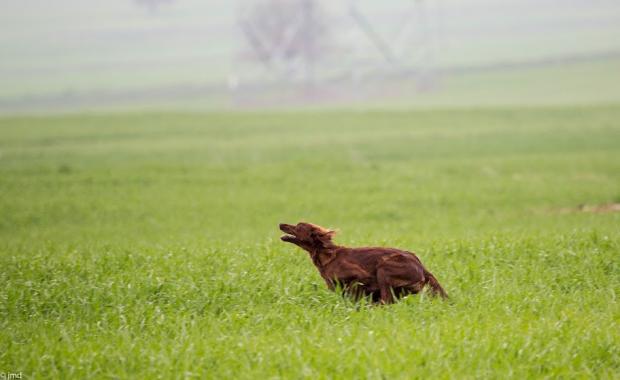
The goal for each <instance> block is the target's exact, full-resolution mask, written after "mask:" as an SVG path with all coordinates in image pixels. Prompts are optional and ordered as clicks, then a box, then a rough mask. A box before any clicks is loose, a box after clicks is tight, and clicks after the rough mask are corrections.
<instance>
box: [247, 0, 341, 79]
mask: <svg viewBox="0 0 620 380" xmlns="http://www.w3.org/2000/svg"><path fill="white" fill-rule="evenodd" d="M239 22H240V26H241V28H242V30H243V33H244V35H245V38H246V41H247V43H248V46H249V47H250V49H251V51H252V52H253V54H254V56H255V58H257V59H259V60H260V61H261V62H262V63H263V64H264V65H265V66H267V67H269V68H274V69H280V68H281V66H284V67H285V69H286V70H291V69H292V70H295V68H302V69H301V71H303V72H304V73H305V76H306V79H307V80H312V78H313V76H314V64H315V63H316V62H317V61H318V60H320V59H321V57H322V56H323V55H324V54H325V52H326V48H327V45H328V42H329V29H328V26H327V20H326V15H325V13H324V12H323V10H322V9H321V8H320V6H319V3H318V1H316V0H261V1H259V2H256V3H255V4H254V5H253V6H252V7H250V8H249V9H248V10H247V11H246V12H245V14H244V15H243V16H242V17H241V19H240V20H239ZM278 66H280V67H278Z"/></svg>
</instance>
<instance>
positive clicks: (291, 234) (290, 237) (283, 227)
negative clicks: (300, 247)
mask: <svg viewBox="0 0 620 380" xmlns="http://www.w3.org/2000/svg"><path fill="white" fill-rule="evenodd" d="M294 230H295V227H293V226H291V225H290V224H285V223H282V224H280V231H282V232H284V233H285V234H286V235H282V236H281V237H280V239H281V240H282V241H286V242H289V243H291V242H294V241H296V240H297V237H296V236H295V231H294Z"/></svg>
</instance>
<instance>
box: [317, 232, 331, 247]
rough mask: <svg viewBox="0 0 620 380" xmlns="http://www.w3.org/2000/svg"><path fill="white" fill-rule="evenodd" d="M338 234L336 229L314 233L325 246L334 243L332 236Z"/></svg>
mask: <svg viewBox="0 0 620 380" xmlns="http://www.w3.org/2000/svg"><path fill="white" fill-rule="evenodd" d="M335 235H336V231H334V230H327V231H321V232H317V233H315V234H314V236H315V238H316V240H318V241H319V242H320V243H321V244H322V245H323V246H324V247H326V246H328V245H331V244H332V238H333V237H334V236H335Z"/></svg>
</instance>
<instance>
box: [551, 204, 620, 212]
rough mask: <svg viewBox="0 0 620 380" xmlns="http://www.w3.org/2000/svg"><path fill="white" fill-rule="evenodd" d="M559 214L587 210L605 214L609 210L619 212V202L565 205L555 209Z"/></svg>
mask: <svg viewBox="0 0 620 380" xmlns="http://www.w3.org/2000/svg"><path fill="white" fill-rule="evenodd" d="M557 211H558V212H559V213H560V214H571V213H575V212H589V213H594V214H605V213H610V212H620V203H604V204H600V205H589V204H581V205H579V206H577V207H566V208H561V209H559V210H557Z"/></svg>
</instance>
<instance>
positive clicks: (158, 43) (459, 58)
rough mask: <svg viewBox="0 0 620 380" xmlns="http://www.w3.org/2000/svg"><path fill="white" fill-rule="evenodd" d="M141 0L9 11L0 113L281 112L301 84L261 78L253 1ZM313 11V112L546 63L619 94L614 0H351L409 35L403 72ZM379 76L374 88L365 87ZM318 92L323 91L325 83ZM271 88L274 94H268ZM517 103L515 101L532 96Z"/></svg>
mask: <svg viewBox="0 0 620 380" xmlns="http://www.w3.org/2000/svg"><path fill="white" fill-rule="evenodd" d="M145 3H148V1H147V2H140V1H109V2H84V1H76V0H58V1H54V2H47V1H34V0H32V1H18V0H5V1H3V3H2V5H0V10H1V12H0V22H1V24H2V33H1V34H0V57H1V60H0V83H1V84H2V85H1V86H0V111H1V110H5V111H6V110H11V109H26V110H28V109H31V108H33V109H37V108H42V107H43V108H45V107H47V108H50V107H56V106H63V107H69V108H76V107H77V108H80V107H88V106H92V105H97V104H111V105H120V106H127V105H132V104H133V105H157V104H160V105H174V104H179V103H182V104H183V105H184V106H187V105H188V104H192V105H194V106H197V107H207V108H213V107H229V106H231V105H232V106H234V105H236V104H237V105H239V104H240V105H244V104H253V101H252V99H253V96H252V91H259V92H260V93H263V94H264V92H265V91H267V92H268V93H270V94H273V100H274V101H275V102H277V101H278V99H280V98H281V93H282V92H286V91H289V90H290V89H288V88H284V89H283V88H282V86H283V85H284V86H285V87H286V86H288V85H289V84H291V83H294V82H295V80H296V79H299V75H298V74H295V70H294V69H291V70H288V68H287V70H288V71H286V72H285V74H283V70H280V71H274V70H268V69H265V67H263V66H262V65H261V64H260V62H258V60H257V59H256V57H255V56H253V52H252V49H251V48H250V47H249V44H248V43H247V39H246V37H245V36H244V33H243V31H242V30H241V28H240V22H239V20H240V19H241V18H242V16H243V15H244V14H247V12H248V9H251V8H252V6H255V5H256V4H257V3H259V4H260V1H237V2H233V1H223V0H209V1H198V0H176V1H174V0H173V1H162V2H160V3H158V4H157V5H156V6H147V4H145ZM263 3H264V2H263ZM317 4H318V5H319V6H320V7H321V12H322V13H321V15H322V17H323V19H324V23H325V25H326V28H327V30H328V31H329V32H330V33H329V38H328V39H326V45H327V47H326V48H325V49H323V50H321V51H320V52H319V53H317V55H318V58H317V62H316V68H315V74H314V75H315V80H316V82H317V86H318V88H319V91H318V95H316V96H315V97H314V98H313V102H314V101H317V102H318V103H319V104H321V101H324V102H323V103H328V104H329V103H333V102H335V103H338V104H349V103H351V102H360V101H361V102H362V103H364V102H366V101H376V98H380V97H377V96H376V94H382V95H384V94H385V93H390V92H396V94H397V95H398V96H397V97H398V98H399V99H400V101H401V102H403V99H405V101H404V102H403V103H404V104H424V103H425V102H426V103H431V104H432V103H437V104H459V103H460V102H462V101H465V100H467V98H468V97H469V94H467V93H461V92H462V91H461V92H459V90H458V87H459V83H461V82H462V81H466V82H467V81H468V80H471V81H474V82H476V83H477V85H478V87H481V88H484V87H485V86H487V85H489V86H491V87H494V86H495V84H494V83H497V81H496V80H495V79H494V78H487V77H486V76H485V75H482V76H480V73H483V74H486V73H489V72H493V73H496V72H497V71H498V70H499V71H501V72H503V73H504V74H506V75H507V77H506V81H507V82H511V81H513V79H512V78H513V74H515V73H516V74H518V75H523V74H522V73H523V72H524V70H532V68H535V69H539V68H541V67H543V68H549V67H551V69H552V70H554V71H555V69H556V68H558V66H560V71H561V70H562V69H565V68H566V66H570V67H572V69H571V68H570V67H569V72H568V73H567V74H566V75H564V74H561V75H559V76H558V75H556V77H557V78H556V80H548V81H547V82H546V87H550V88H551V89H553V88H554V87H555V85H556V84H560V83H566V81H573V80H575V76H574V75H573V73H572V72H570V70H577V71H580V72H582V73H581V74H579V75H583V76H588V77H589V76H592V77H596V78H595V79H594V80H595V81H598V82H596V84H595V85H593V86H591V87H594V88H600V85H599V84H605V83H609V87H610V88H611V87H614V88H617V87H620V86H612V84H613V83H617V82H618V81H620V79H618V78H617V77H618V76H619V74H618V72H620V70H619V69H620V59H619V58H618V57H620V3H618V2H617V1H611V0H599V1H576V0H569V1H559V0H546V1H533V0H525V1H523V0H521V1H517V0H502V1H491V0H475V1H468V2H462V1H456V0H441V1H434V2H430V1H429V2H418V3H413V4H414V6H412V2H410V1H404V0H394V1H390V2H389V3H383V2H382V3H379V2H374V1H370V0H364V1H359V2H357V8H358V10H359V12H360V14H362V15H363V17H364V19H365V20H367V21H368V22H369V23H370V24H371V25H372V28H373V31H374V32H375V33H376V34H377V35H378V36H379V38H380V39H382V40H384V41H386V42H387V43H388V44H390V43H394V46H396V45H397V42H398V41H396V39H397V38H396V37H398V36H399V31H402V30H403V29H404V28H410V29H411V31H410V33H409V36H410V38H409V39H406V40H404V41H401V42H402V43H401V44H400V45H399V49H400V50H401V51H400V53H402V54H401V55H402V56H401V57H400V59H399V61H398V63H397V64H393V63H387V62H386V61H385V59H384V57H382V56H381V51H380V50H379V49H377V47H376V46H375V44H373V41H372V39H370V38H368V35H366V34H365V33H364V31H363V30H362V29H361V28H360V27H359V25H357V24H355V22H354V21H353V20H352V18H351V15H350V14H349V13H348V11H347V9H348V8H347V6H348V4H349V3H348V2H344V1H342V2H333V1H332V2H328V1H323V2H318V3H317ZM415 4H417V5H415ZM416 7H417V8H416ZM395 49H396V48H395ZM601 62H603V63H604V64H603V66H604V67H605V68H604V69H603V70H602V69H601V66H600V64H601ZM592 63H594V64H598V65H599V66H598V67H592V66H591V64H592ZM571 65H573V66H571ZM574 65H576V66H574ZM420 69H423V70H425V71H426V72H431V73H432V75H433V85H432V86H431V87H432V88H431V90H432V91H422V92H426V93H428V94H426V95H424V94H423V95H421V96H420V92H421V91H420V89H419V88H418V87H419V86H418V80H417V79H416V77H415V75H414V73H415V72H416V70H418V71H419V70H420ZM472 72H475V76H473V77H472V76H471V75H472ZM291 73H292V74H291ZM543 76H545V77H547V75H543ZM386 77H387V78H392V79H391V80H386V79H385V78H386ZM394 77H396V78H394ZM343 78H344V79H343ZM377 78H380V82H381V86H376V85H371V86H370V87H368V88H366V87H364V88H361V89H360V88H359V86H360V85H363V86H367V85H368V83H372V82H373V80H376V79H377ZM597 78H598V79H597ZM336 80H339V81H340V82H337V83H338V85H334V83H335V82H334V81H336ZM455 81H456V82H455ZM517 81H521V79H517ZM614 81H615V82H614ZM532 82H533V83H531V85H532V86H534V87H533V88H530V89H529V90H528V89H520V90H515V91H516V92H517V93H518V92H519V91H521V92H522V91H525V92H526V94H530V93H531V94H536V93H540V92H541V91H543V89H542V88H540V83H538V87H536V86H537V83H535V82H536V81H532ZM324 83H329V84H331V87H329V88H327V89H325V88H323V87H321V86H322V84H324ZM403 83H405V84H406V86H404V87H405V88H401V87H403V86H402V84H403ZM455 83H456V85H455ZM266 84H269V86H271V87H268V88H267V89H266V88H265V87H264V86H265V85H266ZM392 84H393V85H392ZM399 84H400V85H401V86H400V87H399ZM256 86H258V90H257V89H256ZM274 86H275V87H274ZM455 86H456V90H455V88H454V87H455ZM423 87H424V86H423ZM426 87H428V86H426ZM508 88H510V86H508ZM423 89H424V90H428V89H427V88H423ZM485 91H488V92H489V93H490V94H492V95H489V96H487V97H482V98H479V100H480V101H481V102H483V103H484V102H485V101H491V100H493V99H497V98H498V96H497V94H496V90H494V89H492V88H491V89H489V90H485ZM515 91H512V90H510V91H508V92H509V93H512V94H514V93H515ZM571 92H581V93H582V95H580V96H581V97H578V98H576V99H574V101H575V102H577V103H580V102H585V103H592V102H599V101H600V100H601V99H600V96H599V95H598V91H590V90H589V89H588V88H586V89H583V88H582V87H581V85H580V84H575V85H574V88H572V89H571ZM353 93H357V95H358V98H355V97H354V96H352V95H353ZM360 93H361V94H362V95H360ZM608 93H609V94H608V96H607V97H606V98H604V99H602V100H603V101H604V100H606V99H608V100H609V101H614V100H616V99H620V94H618V92H617V91H616V90H613V89H610V90H609V91H608ZM373 94H375V95H373ZM554 95H560V96H562V94H561V91H557V92H553V91H550V94H549V96H546V98H553V97H554ZM509 98H510V97H509ZM524 98H525V99H522V98H521V97H517V98H515V99H514V102H517V103H522V102H523V101H525V100H526V99H527V98H528V96H524ZM239 99H241V100H240V101H238V100H239ZM373 99H374V100H373ZM244 100H248V101H247V102H245V103H244ZM507 102H508V103H510V102H513V100H510V99H508V100H507ZM265 104H266V105H269V102H266V103H265Z"/></svg>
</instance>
